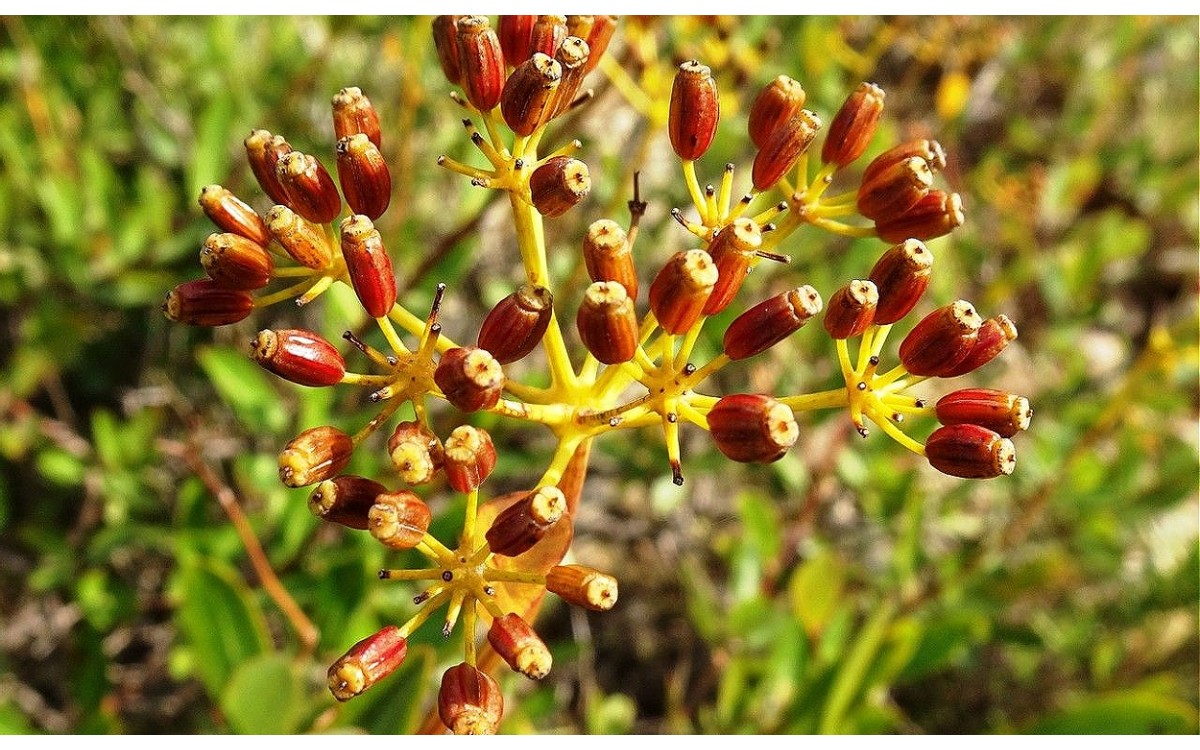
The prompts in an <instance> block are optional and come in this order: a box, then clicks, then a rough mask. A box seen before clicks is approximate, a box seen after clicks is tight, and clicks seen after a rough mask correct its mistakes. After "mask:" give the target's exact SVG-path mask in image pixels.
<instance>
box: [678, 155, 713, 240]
mask: <svg viewBox="0 0 1200 750" xmlns="http://www.w3.org/2000/svg"><path fill="white" fill-rule="evenodd" d="M682 164H683V180H684V182H685V183H686V184H687V189H688V195H690V196H691V197H692V205H693V206H695V207H696V212H697V213H698V214H699V216H700V223H701V224H704V225H706V226H707V225H708V224H709V221H708V203H707V201H706V200H705V198H704V193H703V191H701V190H700V182H699V181H698V180H697V179H696V162H694V161H684V162H682Z"/></svg>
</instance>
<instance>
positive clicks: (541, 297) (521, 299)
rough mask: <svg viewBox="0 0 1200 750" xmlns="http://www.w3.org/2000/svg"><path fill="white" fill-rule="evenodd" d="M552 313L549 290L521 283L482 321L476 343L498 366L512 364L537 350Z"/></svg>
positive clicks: (552, 302) (552, 300)
mask: <svg viewBox="0 0 1200 750" xmlns="http://www.w3.org/2000/svg"><path fill="white" fill-rule="evenodd" d="M553 314H554V296H553V295H552V294H550V290H549V289H547V288H546V287H544V286H534V285H533V284H522V285H521V287H520V288H519V289H517V291H515V292H513V293H512V294H510V295H508V296H507V297H505V298H504V299H502V300H500V301H499V302H498V303H496V306H495V307H493V308H492V309H491V312H489V313H488V314H487V317H486V318H484V319H483V325H481V326H480V327H479V339H478V340H477V342H476V343H477V344H478V346H479V347H480V348H481V349H487V350H488V351H489V352H491V354H492V356H493V357H495V358H496V361H497V362H499V363H500V364H502V365H507V364H508V363H510V362H516V361H517V360H519V359H523V358H524V357H525V356H526V355H527V354H529V353H530V352H532V351H533V350H534V348H535V347H537V345H538V343H539V342H540V341H541V340H542V336H544V335H545V334H546V328H547V327H549V325H550V317H551V316H552V315H553Z"/></svg>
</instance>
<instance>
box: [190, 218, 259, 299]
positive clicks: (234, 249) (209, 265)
mask: <svg viewBox="0 0 1200 750" xmlns="http://www.w3.org/2000/svg"><path fill="white" fill-rule="evenodd" d="M200 265H201V266H203V267H204V272H205V273H207V274H208V277H209V278H210V279H212V280H213V281H214V282H216V284H217V285H218V286H221V287H224V288H226V289H242V290H251V289H262V288H263V287H264V286H266V285H267V284H270V283H271V272H272V271H274V270H275V261H274V260H272V259H271V254H270V253H269V252H267V249H266V248H265V247H263V246H262V245H260V244H258V243H257V242H255V241H254V240H248V239H246V238H245V237H243V236H241V235H240V234H234V233H232V232H224V233H222V234H216V233H213V234H210V235H208V237H207V238H206V239H205V240H204V246H203V247H201V248H200Z"/></svg>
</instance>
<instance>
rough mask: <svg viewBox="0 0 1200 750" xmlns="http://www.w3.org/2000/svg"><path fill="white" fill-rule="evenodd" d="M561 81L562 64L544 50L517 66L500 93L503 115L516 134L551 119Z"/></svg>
mask: <svg viewBox="0 0 1200 750" xmlns="http://www.w3.org/2000/svg"><path fill="white" fill-rule="evenodd" d="M561 82H562V66H561V65H559V64H558V62H557V61H556V60H554V59H552V58H550V57H548V56H546V55H543V54H542V53H541V52H536V53H534V55H533V57H530V58H529V59H527V60H526V61H525V62H523V63H521V64H520V65H518V66H517V67H516V69H515V70H513V72H512V73H511V74H509V76H508V80H507V81H506V82H505V83H504V91H503V92H502V93H501V94H500V114H502V115H503V116H504V122H505V123H506V124H507V125H508V127H509V128H510V129H511V130H512V131H513V132H514V133H516V134H517V135H530V134H531V133H533V131H535V130H537V129H538V127H539V126H540V125H541V124H542V123H543V122H545V121H547V120H549V119H550V117H551V113H552V111H553V107H552V106H551V103H552V102H553V101H554V98H555V94H556V92H557V91H558V89H559V84H560V83H561Z"/></svg>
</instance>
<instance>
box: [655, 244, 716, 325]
mask: <svg viewBox="0 0 1200 750" xmlns="http://www.w3.org/2000/svg"><path fill="white" fill-rule="evenodd" d="M716 283H717V264H715V263H713V261H712V257H711V256H710V255H709V254H708V253H706V252H705V251H703V250H688V251H685V252H678V253H675V255H673V256H671V259H670V260H668V261H667V263H666V265H665V266H663V268H662V270H661V271H659V272H658V275H657V276H655V277H654V281H653V282H652V283H651V284H650V309H651V310H652V311H653V312H654V317H655V318H657V319H658V324H659V325H660V326H662V329H663V330H664V331H666V332H667V333H670V334H678V333H683V332H685V331H687V330H688V329H689V328H691V327H692V326H693V325H695V323H696V321H697V320H699V319H700V314H701V313H702V312H703V310H704V304H705V303H706V302H708V297H709V295H710V294H712V290H713V287H714V286H716Z"/></svg>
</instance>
